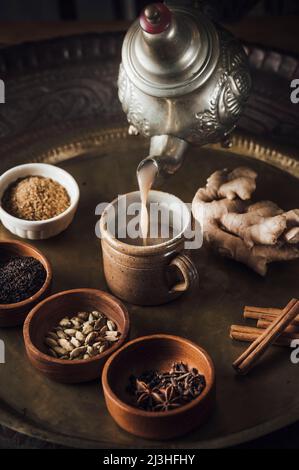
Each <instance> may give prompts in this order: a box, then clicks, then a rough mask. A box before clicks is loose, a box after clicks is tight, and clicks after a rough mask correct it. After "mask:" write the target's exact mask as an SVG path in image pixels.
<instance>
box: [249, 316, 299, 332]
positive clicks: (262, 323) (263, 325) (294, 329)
mask: <svg viewBox="0 0 299 470" xmlns="http://www.w3.org/2000/svg"><path fill="white" fill-rule="evenodd" d="M272 321H273V320H272ZM272 321H271V320H268V319H264V318H261V319H260V320H258V322H257V327H258V328H262V329H266V328H268V327H269V326H270V325H271V323H272ZM284 332H285V333H295V334H296V333H299V327H298V325H295V324H294V323H291V325H290V326H287V328H286V329H285V330H284Z"/></svg>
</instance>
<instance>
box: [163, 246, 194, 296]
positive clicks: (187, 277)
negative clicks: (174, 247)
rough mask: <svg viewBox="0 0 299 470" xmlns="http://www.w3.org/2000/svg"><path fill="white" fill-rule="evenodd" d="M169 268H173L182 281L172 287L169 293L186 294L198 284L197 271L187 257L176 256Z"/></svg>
mask: <svg viewBox="0 0 299 470" xmlns="http://www.w3.org/2000/svg"><path fill="white" fill-rule="evenodd" d="M169 266H175V267H176V268H177V269H178V270H179V271H180V273H181V274H182V276H183V279H184V280H183V282H180V283H178V284H176V285H174V286H173V287H172V289H171V291H170V292H171V293H177V292H186V291H187V290H189V289H192V288H193V287H195V286H196V285H197V284H198V271H197V268H196V266H195V264H194V263H193V261H192V260H191V258H190V257H189V256H187V255H185V254H182V255H178V256H176V257H175V258H174V259H173V260H172V261H171V263H170V265H169Z"/></svg>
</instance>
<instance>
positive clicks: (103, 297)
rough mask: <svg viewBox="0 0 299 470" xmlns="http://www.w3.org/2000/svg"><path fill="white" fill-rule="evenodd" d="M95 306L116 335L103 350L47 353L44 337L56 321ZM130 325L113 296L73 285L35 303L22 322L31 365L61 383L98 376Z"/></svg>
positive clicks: (120, 304) (77, 381)
mask: <svg viewBox="0 0 299 470" xmlns="http://www.w3.org/2000/svg"><path fill="white" fill-rule="evenodd" d="M93 310H99V311H100V312H103V313H104V314H105V315H106V316H107V317H108V318H109V319H111V320H113V321H114V322H115V323H116V324H117V327H118V330H119V331H120V333H121V336H120V339H119V341H118V342H117V343H115V344H114V345H113V346H112V347H111V348H110V349H108V350H107V351H105V352H104V353H102V354H100V355H98V356H95V357H93V358H91V359H86V360H73V361H69V360H62V359H55V358H54V357H51V356H49V355H48V353H47V347H46V345H45V344H44V339H45V337H46V335H47V333H48V332H49V331H50V330H51V329H52V328H54V327H55V326H56V325H57V323H59V321H60V320H61V319H62V318H64V317H66V316H70V315H74V314H76V313H77V312H80V311H81V312H83V311H93ZM129 329H130V321H129V315H128V312H127V309H126V307H125V306H124V305H123V304H122V303H121V302H120V301H118V300H117V299H116V298H115V297H113V296H111V295H110V294H107V293H106V292H102V291H100V290H95V289H76V290H70V291H66V292H61V293H59V294H55V295H52V296H51V297H49V298H47V299H46V300H44V301H43V302H41V303H40V304H38V305H37V306H36V307H35V308H34V309H33V310H32V311H31V312H30V314H29V315H28V317H27V319H26V321H25V324H24V341H25V347H26V352H27V356H28V358H29V360H30V362H31V363H32V365H33V366H34V367H35V368H36V369H37V370H39V371H40V372H41V373H42V374H44V375H46V376H47V377H48V378H49V379H52V380H55V381H56V382H61V383H80V382H89V381H91V380H94V379H96V378H98V377H99V376H100V374H101V372H102V369H103V366H104V364H105V362H106V360H107V359H108V357H110V356H111V354H113V353H114V352H115V351H116V350H117V349H119V348H120V347H121V346H123V344H124V343H125V341H126V340H127V338H128V335H129Z"/></svg>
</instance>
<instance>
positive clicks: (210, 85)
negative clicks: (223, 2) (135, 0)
mask: <svg viewBox="0 0 299 470" xmlns="http://www.w3.org/2000/svg"><path fill="white" fill-rule="evenodd" d="M118 87H119V99H120V101H121V103H122V107H123V110H124V112H125V113H126V114H127V118H128V121H129V123H130V128H129V133H130V134H133V135H137V134H142V135H143V136H145V137H150V138H151V145H150V152H149V157H147V159H145V160H144V161H143V162H142V163H141V167H142V166H143V165H144V164H145V163H146V162H148V161H151V162H154V163H155V165H156V166H157V169H158V172H159V174H161V175H165V174H173V173H174V172H175V171H177V169H178V168H179V167H180V166H181V164H182V162H183V157H184V154H185V151H186V149H187V147H188V145H189V144H195V145H200V146H201V145H205V144H208V143H212V142H218V141H224V140H226V139H227V137H228V135H229V134H230V132H231V131H232V130H233V129H234V127H235V126H236V123H237V120H238V118H239V117H240V115H241V113H242V109H243V107H244V104H245V103H246V100H247V98H248V96H249V92H250V88H251V78H250V74H249V68H248V64H247V56H246V54H245V51H244V49H243V47H242V45H241V44H240V43H239V41H237V40H236V39H235V38H234V37H233V36H232V35H231V34H230V33H229V32H227V31H226V30H225V29H223V28H222V27H220V26H219V25H214V24H213V23H212V22H211V21H210V20H209V19H208V18H207V17H205V16H203V15H202V14H201V13H200V12H199V11H198V10H196V9H192V8H188V7H186V6H184V4H183V2H182V5H180V4H179V5H178V4H177V2H171V1H168V2H164V3H154V4H152V5H149V6H148V7H147V8H145V9H144V10H143V12H142V14H141V17H140V18H139V19H138V20H137V21H136V22H135V23H134V24H133V25H132V26H131V28H130V29H129V30H128V32H127V34H126V37H125V40H124V44H123V48H122V64H121V65H120V72H119V79H118ZM141 167H140V168H141Z"/></svg>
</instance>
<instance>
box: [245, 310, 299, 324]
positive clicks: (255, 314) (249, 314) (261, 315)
mask: <svg viewBox="0 0 299 470" xmlns="http://www.w3.org/2000/svg"><path fill="white" fill-rule="evenodd" d="M282 311H283V310H282V309H279V308H263V307H248V306H246V307H245V308H244V318H250V319H253V320H260V319H266V318H269V320H275V319H276V318H277V316H278V315H280V314H281V313H282ZM293 323H294V324H297V325H299V315H298V316H297V317H296V318H294V320H293Z"/></svg>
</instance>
